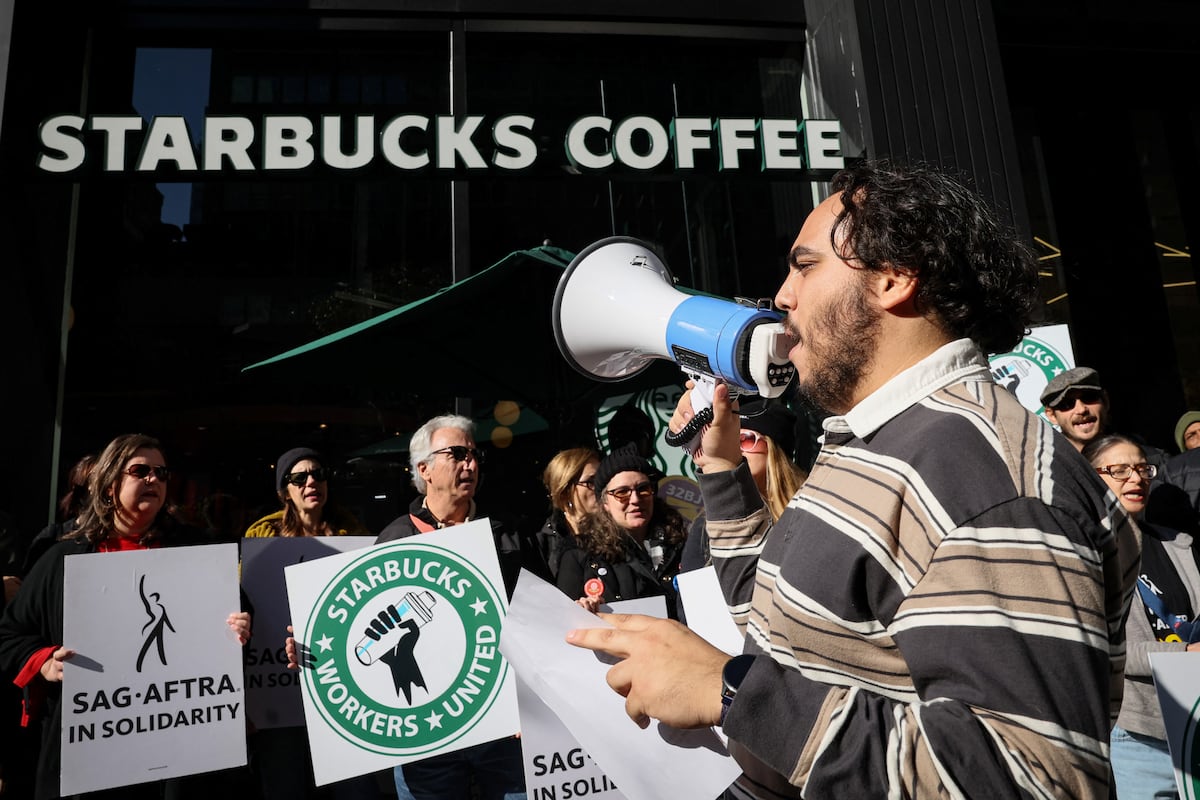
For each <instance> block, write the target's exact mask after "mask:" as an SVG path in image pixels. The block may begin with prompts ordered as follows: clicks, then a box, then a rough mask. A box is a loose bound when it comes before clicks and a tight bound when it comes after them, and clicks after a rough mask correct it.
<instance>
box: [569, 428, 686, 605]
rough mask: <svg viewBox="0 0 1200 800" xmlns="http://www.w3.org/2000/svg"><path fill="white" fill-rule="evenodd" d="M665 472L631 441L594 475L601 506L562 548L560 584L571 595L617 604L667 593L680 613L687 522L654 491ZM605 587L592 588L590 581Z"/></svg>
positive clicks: (598, 468) (615, 452)
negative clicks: (571, 543) (678, 587)
mask: <svg viewBox="0 0 1200 800" xmlns="http://www.w3.org/2000/svg"><path fill="white" fill-rule="evenodd" d="M661 479H662V473H661V472H659V471H658V470H657V469H656V468H655V467H654V465H652V464H651V463H650V462H649V461H648V460H646V459H645V458H643V457H642V456H641V455H640V454H639V453H638V451H637V449H636V446H635V445H633V444H628V445H626V446H625V447H622V448H620V449H618V450H616V451H614V452H613V453H610V454H609V455H608V456H607V457H605V458H604V460H602V461H601V462H600V464H599V466H598V467H597V468H596V474H595V475H594V476H593V478H592V480H593V490H594V492H595V497H596V501H597V506H598V507H597V509H596V510H595V511H593V512H592V513H590V514H587V515H586V516H584V518H583V519H582V520H581V521H580V524H579V527H578V529H577V534H578V535H577V538H576V546H575V547H573V548H570V549H568V550H567V551H566V552H564V553H563V555H562V559H561V560H560V561H559V566H558V578H557V584H558V588H559V589H561V590H562V591H563V592H564V593H565V594H566V595H567V596H568V597H572V598H574V599H576V600H580V601H584V602H588V598H594V599H593V600H592V601H591V602H592V604H593V605H595V604H596V603H597V602H603V603H612V602H615V601H617V600H633V599H636V598H640V597H652V596H655V595H663V596H664V597H665V598H666V601H667V613H668V615H669V616H671V617H672V618H675V617H676V616H677V613H678V610H677V608H676V592H675V587H674V579H675V576H676V575H678V574H679V563H680V559H681V558H682V556H683V547H684V542H685V541H686V540H687V523H686V521H685V520H684V519H683V517H682V516H681V515H680V514H679V512H678V511H676V510H675V509H673V508H671V507H670V506H669V505H667V504H666V503H663V502H660V501H659V500H658V499H657V498H656V497H655V494H656V492H657V487H658V481H659V480H661ZM593 579H595V580H599V581H600V584H592V586H593V587H596V588H598V589H599V590H600V591H599V592H598V593H597V592H595V591H593V592H588V591H587V587H588V583H589V581H592V580H593Z"/></svg>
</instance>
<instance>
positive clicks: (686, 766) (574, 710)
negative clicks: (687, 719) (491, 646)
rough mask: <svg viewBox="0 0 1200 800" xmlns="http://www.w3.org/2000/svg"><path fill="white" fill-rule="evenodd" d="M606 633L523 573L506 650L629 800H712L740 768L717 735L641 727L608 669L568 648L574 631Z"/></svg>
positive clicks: (596, 621)
mask: <svg viewBox="0 0 1200 800" xmlns="http://www.w3.org/2000/svg"><path fill="white" fill-rule="evenodd" d="M596 627H605V623H604V622H603V621H602V620H600V619H599V618H597V617H596V616H595V615H593V614H590V613H588V612H587V611H585V610H584V609H583V608H581V607H579V606H578V605H576V604H575V602H574V601H572V600H571V599H570V598H568V597H566V596H565V595H564V594H563V593H562V592H560V591H559V590H558V589H557V588H555V587H554V586H551V585H550V584H548V583H546V582H545V581H542V580H540V579H539V578H537V577H536V576H534V575H532V574H531V573H529V572H522V573H521V577H520V580H519V581H518V582H517V590H516V592H515V593H514V594H513V599H512V603H511V604H510V605H509V609H508V619H507V620H506V622H505V625H504V630H503V632H502V634H501V637H500V651H501V653H503V654H504V657H505V658H506V659H508V662H509V664H511V665H512V667H513V669H515V670H516V672H517V675H518V676H519V677H520V679H521V680H522V681H524V682H525V683H526V684H527V685H528V686H529V687H530V688H531V689H532V690H533V691H534V692H535V693H536V694H537V695H538V697H540V698H541V699H542V701H543V702H544V703H545V704H546V705H547V706H549V707H550V709H551V710H552V711H553V712H554V713H555V715H557V716H558V718H559V720H561V721H562V723H563V724H564V725H565V726H566V727H567V729H568V730H569V731H570V732H571V735H572V736H574V737H575V739H576V740H577V741H578V742H579V743H580V744H581V745H582V746H583V748H584V750H586V751H587V753H588V754H590V755H591V757H592V758H594V759H595V760H596V763H597V764H599V765H600V767H601V768H602V769H603V770H604V772H605V774H607V775H608V777H609V778H611V779H612V781H613V782H615V783H616V785H617V786H619V787H620V791H621V794H623V795H624V796H625V797H627V798H629V800H661V798H664V797H696V798H711V797H716V796H718V795H719V794H720V793H721V792H722V791H724V789H725V788H726V787H727V786H729V784H730V783H732V782H733V781H734V780H735V779H736V778H737V776H738V775H739V774H741V770H740V769H739V768H738V766H737V764H736V763H735V762H734V761H733V759H732V758H730V756H729V754H728V752H726V750H725V748H724V746H723V745H722V744H721V741H720V739H719V738H718V737H717V735H716V734H715V733H714V732H713V731H712V730H711V729H707V728H706V729H703V730H692V731H682V730H678V729H675V728H671V727H669V726H666V725H662V724H660V723H657V722H653V721H652V722H651V724H650V725H649V727H647V728H646V729H644V730H643V729H641V728H639V727H638V726H637V725H636V724H634V722H633V721H632V720H630V719H629V717H628V716H627V715H626V714H625V700H624V698H622V697H621V696H620V695H618V694H616V693H615V692H613V691H612V689H610V688H609V686H608V684H607V683H606V682H605V674H606V673H607V672H608V669H609V666H610V664H609V663H606V662H605V661H602V660H601V657H600V656H598V655H597V654H595V653H593V652H591V651H589V650H584V649H581V648H578V647H573V646H572V645H569V644H567V642H566V635H567V631H570V630H572V629H574V628H596Z"/></svg>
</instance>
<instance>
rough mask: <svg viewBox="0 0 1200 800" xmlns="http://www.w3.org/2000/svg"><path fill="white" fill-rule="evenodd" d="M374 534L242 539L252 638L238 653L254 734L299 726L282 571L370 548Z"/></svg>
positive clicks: (300, 711)
mask: <svg viewBox="0 0 1200 800" xmlns="http://www.w3.org/2000/svg"><path fill="white" fill-rule="evenodd" d="M374 543H375V537H374V536H288V537H281V536H269V537H262V538H250V539H243V540H242V589H243V590H244V591H245V592H246V596H247V597H249V598H250V602H251V603H252V604H253V606H254V639H253V640H251V642H250V643H249V644H248V645H246V647H245V648H244V650H243V655H244V656H245V667H246V714H247V716H248V717H249V718H250V722H251V723H252V724H253V725H254V727H255V728H256V729H258V730H263V729H266V728H286V727H291V726H299V725H303V724H304V705H303V702H302V701H301V699H300V673H299V672H298V671H296V670H294V669H288V668H287V652H286V651H285V650H284V641H285V640H286V639H287V637H288V636H290V635H291V634H289V633H288V632H287V626H288V625H290V624H292V616H291V611H290V610H289V609H288V605H287V585H286V584H285V583H284V579H283V570H284V568H285V567H288V566H291V565H292V564H299V563H301V562H304V561H315V560H316V559H318V558H324V557H325V556H330V555H334V554H335V553H345V552H349V551H351V550H358V549H361V548H363V547H370V546H371V545H372V544H374Z"/></svg>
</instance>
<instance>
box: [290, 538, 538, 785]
mask: <svg viewBox="0 0 1200 800" xmlns="http://www.w3.org/2000/svg"><path fill="white" fill-rule="evenodd" d="M285 575H286V578H287V583H288V594H289V599H290V603H291V607H292V618H293V625H294V626H296V640H297V642H301V643H302V649H303V650H304V651H305V654H306V658H305V659H304V660H305V662H306V663H305V668H303V669H302V670H301V687H302V692H303V697H304V709H305V717H306V720H307V726H308V730H309V740H310V744H311V750H312V753H313V768H314V773H315V775H316V778H317V783H318V784H322V785H323V784H325V783H329V782H331V781H335V780H341V779H344V778H347V777H351V776H353V775H359V774H365V773H367V772H372V771H375V770H378V769H380V768H383V767H386V766H391V765H395V764H400V763H406V762H408V761H413V760H416V759H419V758H425V757H427V756H430V755H434V754H437V753H444V752H449V751H452V750H457V749H460V748H462V747H467V746H470V745H473V744H479V743H481V742H485V741H490V740H492V739H497V738H500V737H502V736H509V735H512V734H514V733H516V731H517V730H518V727H519V725H518V720H517V712H516V698H515V689H514V685H513V682H512V675H511V670H510V669H509V666H508V663H507V661H505V659H504V658H503V657H502V656H501V655H500V650H499V648H498V644H499V640H500V632H501V629H502V627H503V621H504V615H505V612H506V608H507V603H506V598H505V594H504V586H503V583H502V581H501V577H500V568H499V562H498V561H497V559H496V553H495V545H494V544H493V542H492V534H491V526H490V524H489V523H488V522H487V521H486V520H483V521H477V522H473V523H468V524H467V525H463V526H456V527H454V528H450V529H446V530H444V531H438V532H434V533H429V534H423V535H420V536H413V537H410V538H408V539H404V540H402V541H399V542H395V543H389V544H385V545H377V546H374V547H370V548H366V549H365V550H359V551H355V552H352V553H347V554H345V555H339V556H330V557H327V558H324V559H321V560H319V561H315V562H311V563H303V564H297V565H295V566H291V567H288V568H287V569H286V571H285Z"/></svg>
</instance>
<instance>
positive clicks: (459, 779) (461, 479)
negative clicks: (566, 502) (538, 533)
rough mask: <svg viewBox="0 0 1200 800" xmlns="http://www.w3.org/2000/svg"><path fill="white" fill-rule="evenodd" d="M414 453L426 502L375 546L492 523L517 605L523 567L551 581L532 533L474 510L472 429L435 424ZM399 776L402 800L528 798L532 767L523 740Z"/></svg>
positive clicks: (419, 433)
mask: <svg viewBox="0 0 1200 800" xmlns="http://www.w3.org/2000/svg"><path fill="white" fill-rule="evenodd" d="M408 453H409V463H410V464H411V466H412V481H413V485H414V486H416V487H417V491H418V492H419V495H418V496H417V498H416V499H415V500H413V502H412V505H410V506H409V509H408V513H407V514H403V515H401V516H400V517H397V518H396V519H394V520H392V522H390V523H389V524H388V525H387V527H385V528H384V529H383V530H382V531H381V532H380V534H379V536H378V538H376V540H375V543H376V544H381V543H383V542H391V541H395V540H397V539H403V538H405V537H408V536H419V535H421V534H423V533H429V532H431V531H436V530H439V529H441V528H446V527H449V526H451V525H461V524H462V523H464V522H469V521H471V520H473V519H479V518H483V517H487V519H488V521H489V522H490V523H491V526H492V538H493V541H494V542H495V544H496V555H497V557H498V558H499V560H500V572H501V575H502V577H503V579H504V587H505V590H506V591H507V592H508V596H509V597H510V598H511V597H512V593H513V589H514V588H515V587H516V584H517V576H518V575H519V574H520V571H521V569H522V568H523V567H524V568H526V569H529V570H530V571H531V572H534V573H535V574H537V575H539V576H540V577H543V578H545V577H548V574H549V573H548V568H547V566H546V564H545V562H544V561H543V560H542V559H541V557H540V553H539V551H538V549H537V544H536V542H535V541H534V540H533V536H532V533H530V535H529V536H528V537H526V536H525V535H524V533H523V532H521V531H518V530H517V529H516V526H514V525H513V524H512V523H511V521H510V520H509V519H508V518H507V515H506V514H504V512H503V511H501V510H500V509H491V508H489V509H488V510H487V512H486V513H485V512H483V511H481V510H480V509H479V507H478V506H476V504H475V494H476V492H477V491H478V490H479V483H480V479H481V477H482V469H483V460H484V459H483V453H482V451H480V450H479V448H478V447H477V446H476V445H475V423H474V422H473V421H471V420H470V419H469V418H467V417H464V416H460V415H458V414H444V415H441V416H437V417H434V418H433V419H431V420H429V421H427V422H426V423H425V424H423V425H422V426H421V427H419V428H417V430H416V431H415V432H414V433H413V435H412V438H411V439H410V440H409V444H408ZM393 775H394V778H395V785H396V794H397V796H398V797H399V798H401V800H404V798H409V797H412V798H415V800H470V798H472V796H473V795H472V791H473V790H474V791H477V792H478V795H479V800H524V798H525V763H524V759H523V757H522V755H521V742H520V739H518V738H516V737H507V738H504V739H497V740H495V741H492V742H485V743H484V744H479V745H474V746H472V747H467V748H464V749H462V750H457V751H455V752H453V753H444V754H442V755H437V756H433V757H431V758H426V759H423V760H421V761H412V762H409V763H408V764H405V765H403V767H396V768H395V769H394V771H393ZM473 787H474V788H473Z"/></svg>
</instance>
